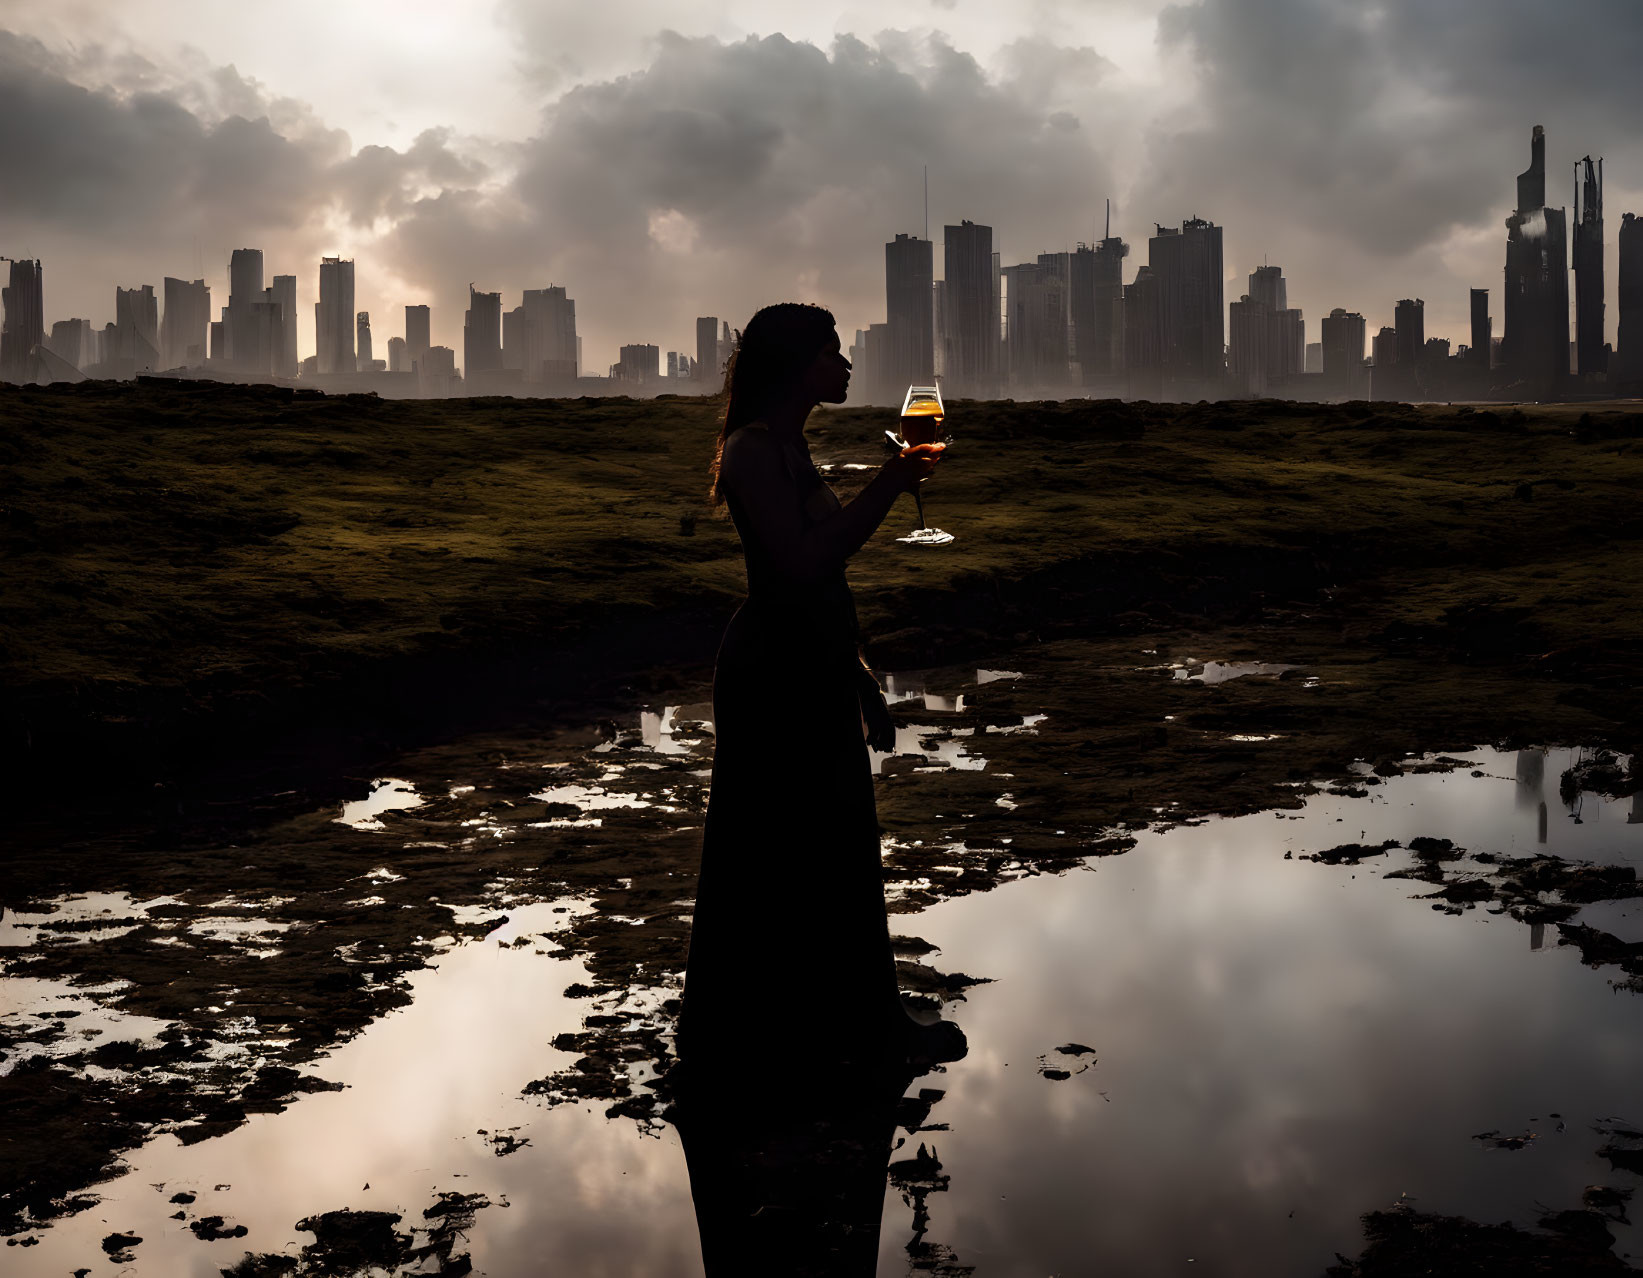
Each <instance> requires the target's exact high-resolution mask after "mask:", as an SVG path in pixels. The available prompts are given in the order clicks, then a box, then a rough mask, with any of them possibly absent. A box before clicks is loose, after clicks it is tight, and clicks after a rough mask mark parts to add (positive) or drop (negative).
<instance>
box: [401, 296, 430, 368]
mask: <svg viewBox="0 0 1643 1278" xmlns="http://www.w3.org/2000/svg"><path fill="white" fill-rule="evenodd" d="M429 320H430V316H429V311H428V308H427V307H426V306H407V307H406V308H405V358H406V359H408V360H410V361H411V367H412V368H413V369H414V368H415V367H416V365H417V362H418V361H419V360H421V358H422V357H423V356H424V355H426V354H427V353H428V347H429V346H431V345H433V343H432V342H431V341H429V332H430V322H429Z"/></svg>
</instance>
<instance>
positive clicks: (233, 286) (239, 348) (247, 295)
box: [223, 248, 268, 373]
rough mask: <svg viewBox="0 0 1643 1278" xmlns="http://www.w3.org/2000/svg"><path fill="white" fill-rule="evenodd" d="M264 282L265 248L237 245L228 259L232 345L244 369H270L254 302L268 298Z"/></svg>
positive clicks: (238, 364) (229, 335) (229, 330)
mask: <svg viewBox="0 0 1643 1278" xmlns="http://www.w3.org/2000/svg"><path fill="white" fill-rule="evenodd" d="M266 300H267V297H266V296H265V293H264V290H263V283H262V250H261V249H251V248H242V249H235V250H234V252H233V254H232V255H231V256H230V257H229V259H228V314H227V315H225V316H224V317H223V318H224V319H225V320H227V322H228V348H229V350H231V351H232V352H233V355H234V366H235V367H236V368H237V369H240V370H241V371H244V372H248V373H251V372H255V373H266V372H267V371H268V358H267V352H266V351H263V350H259V349H258V344H257V337H258V327H257V318H256V316H255V315H254V314H253V313H252V310H251V307H252V304H253V303H256V302H262V301H266Z"/></svg>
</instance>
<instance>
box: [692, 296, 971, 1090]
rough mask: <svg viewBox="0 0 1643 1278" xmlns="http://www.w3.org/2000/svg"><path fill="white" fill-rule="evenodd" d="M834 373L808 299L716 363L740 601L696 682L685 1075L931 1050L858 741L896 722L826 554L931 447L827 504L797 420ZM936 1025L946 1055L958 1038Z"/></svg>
mask: <svg viewBox="0 0 1643 1278" xmlns="http://www.w3.org/2000/svg"><path fill="white" fill-rule="evenodd" d="M849 380H850V362H849V361H848V360H847V359H845V357H844V355H843V354H842V352H841V351H840V348H839V337H838V333H837V332H836V331H835V329H834V321H833V316H832V315H831V314H830V313H829V312H827V311H826V310H823V309H822V308H821V307H819V306H806V305H798V304H794V303H783V304H781V305H777V306H768V307H765V308H764V309H763V310H761V311H760V312H759V313H758V314H756V315H755V316H754V317H753V318H752V320H751V321H749V323H748V325H747V328H746V329H745V330H744V331H743V333H742V338H741V343H740V345H739V346H738V347H737V350H736V354H735V356H734V359H733V361H732V364H731V370H730V375H729V387H730V395H729V403H728V405H727V407H726V410H725V419H724V426H723V429H722V431H721V433H720V440H719V449H718V455H717V457H716V458H715V464H714V471H713V495H714V500H715V502H718V501H720V500H722V501H724V502H725V503H726V504H727V505H728V506H729V508H730V517H731V519H732V520H734V522H735V525H736V531H737V533H738V534H739V535H740V536H741V540H742V550H743V553H744V554H745V556H746V560H747V601H746V602H745V603H744V604H743V605H742V607H741V609H740V610H739V611H738V612H737V613H736V615H735V616H734V617H733V618H732V619H731V622H730V625H729V627H728V629H727V630H726V632H725V636H724V641H723V643H722V645H721V646H720V648H719V657H718V664H717V667H716V668H715V670H714V677H713V710H714V713H713V719H714V737H715V746H714V762H713V785H712V790H711V792H710V796H709V800H708V810H707V823H706V828H705V831H704V834H703V839H702V870H701V878H700V881H699V885H698V889H697V899H696V910H695V918H694V924H693V927H692V931H691V940H690V961H689V967H688V970H687V973H686V978H685V992H684V1008H683V1014H682V1016H681V1023H680V1040H679V1051H680V1057H681V1059H682V1060H683V1061H684V1062H685V1069H686V1072H687V1075H688V1076H689V1077H691V1078H692V1079H693V1081H694V1082H701V1081H704V1076H705V1075H706V1074H712V1073H717V1072H719V1071H722V1070H724V1069H731V1070H736V1071H737V1072H741V1071H747V1072H750V1073H753V1074H768V1073H775V1074H778V1075H779V1074H781V1073H783V1072H785V1071H790V1070H792V1069H794V1068H795V1067H797V1068H800V1069H804V1068H806V1067H807V1066H810V1067H813V1066H820V1065H832V1064H836V1063H843V1062H854V1063H861V1064H871V1063H875V1062H883V1061H886V1060H888V1059H890V1058H894V1057H902V1056H906V1055H907V1054H909V1053H911V1054H913V1055H918V1054H921V1053H922V1054H924V1055H926V1056H930V1055H936V1054H938V1053H939V1052H940V1045H938V1043H937V1042H935V1041H934V1040H933V1039H932V1035H931V1032H930V1031H929V1030H921V1027H919V1026H916V1025H914V1023H913V1022H912V1021H911V1020H910V1019H909V1018H908V1017H907V1015H906V1013H905V1012H904V1011H903V1010H902V1007H901V1003H900V999H899V996H898V994H897V990H896V976H895V965H894V960H893V958H892V956H891V953H890V938H889V928H888V924H887V922H886V919H885V910H884V887H883V880H882V878H881V875H880V862H879V827H878V816H877V812H876V809H875V806H874V801H873V779H872V772H871V766H870V763H869V759H868V752H867V746H868V742H869V741H870V742H871V743H872V744H873V745H874V746H875V747H876V748H878V749H885V750H888V749H890V748H891V747H892V745H893V742H894V736H895V733H894V728H893V726H892V724H891V722H890V716H889V712H888V710H887V709H886V708H885V704H884V699H883V697H882V695H881V694H880V692H879V687H878V683H877V681H876V680H875V679H874V678H873V676H872V674H871V673H870V672H869V671H868V670H867V668H866V667H865V665H864V664H863V663H862V660H861V656H860V647H859V643H860V637H859V634H858V632H857V626H856V609H855V604H854V601H853V600H852V598H851V595H850V587H849V585H848V584H847V583H846V581H845V576H844V565H845V561H846V560H847V559H848V558H849V557H850V556H851V555H852V554H854V553H855V552H856V551H857V550H859V549H860V548H861V546H862V544H863V543H864V542H866V540H867V539H868V537H870V536H871V535H872V533H873V531H874V530H875V529H876V528H877V527H878V526H879V523H880V521H882V520H883V519H884V517H885V515H886V514H887V513H888V512H889V510H890V507H891V506H892V505H893V504H894V503H895V500H896V498H897V497H899V496H900V495H901V494H902V493H904V492H907V491H909V490H910V489H911V488H912V487H913V486H914V485H915V484H916V483H918V481H919V480H920V479H922V478H924V477H925V476H927V475H929V474H930V472H931V471H932V470H933V469H934V468H935V465H936V462H937V460H938V459H939V457H940V450H941V446H940V445H939V444H929V445H923V446H921V447H918V448H913V449H909V450H907V451H906V452H904V453H902V454H900V455H899V456H896V457H893V458H891V459H890V460H889V461H888V462H886V463H885V465H884V467H883V469H881V470H880V471H879V473H878V475H877V476H875V477H874V479H873V480H872V481H871V482H870V483H869V484H868V485H867V487H866V488H865V489H863V490H862V492H861V493H860V494H859V495H858V496H857V497H855V498H854V499H853V500H852V501H851V502H850V503H849V504H848V505H842V506H841V504H840V503H839V500H838V498H837V497H835V496H834V495H833V491H832V489H831V488H829V487H828V485H827V484H826V483H825V482H824V481H823V479H822V477H821V475H820V474H818V473H817V471H816V467H815V465H814V464H813V463H812V462H811V460H810V450H809V447H808V446H807V444H806V443H805V438H804V423H805V419H806V417H808V416H809V414H810V410H811V409H812V408H814V407H815V406H816V405H817V404H836V403H840V402H842V401H843V400H844V397H845V389H846V387H847V386H848V384H849ZM940 1028H943V1029H945V1030H948V1031H951V1033H950V1034H948V1035H938V1036H937V1037H939V1038H940V1039H941V1043H942V1044H944V1045H945V1047H946V1048H948V1049H949V1052H951V1049H952V1048H953V1047H954V1042H953V1041H952V1040H954V1039H956V1040H957V1041H958V1042H962V1036H961V1035H957V1032H956V1027H955V1026H943V1027H940ZM932 1049H934V1050H932ZM958 1050H959V1051H961V1050H962V1049H961V1048H960V1049H958ZM944 1058H950V1057H944Z"/></svg>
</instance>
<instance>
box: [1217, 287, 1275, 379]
mask: <svg viewBox="0 0 1643 1278" xmlns="http://www.w3.org/2000/svg"><path fill="white" fill-rule="evenodd" d="M1250 278H1251V280H1253V279H1254V277H1253V276H1251V277H1250ZM1271 316H1272V312H1271V310H1270V309H1269V308H1268V307H1267V304H1266V303H1265V302H1264V301H1261V300H1260V299H1258V298H1256V297H1255V296H1253V295H1252V294H1250V293H1245V294H1244V295H1243V297H1241V298H1239V299H1238V301H1236V302H1234V303H1232V305H1231V306H1229V307H1227V322H1228V330H1229V332H1228V336H1229V337H1230V338H1231V340H1230V342H1229V343H1228V345H1227V389H1228V390H1229V391H1230V392H1231V393H1232V394H1234V395H1248V396H1251V397H1253V398H1259V397H1260V396H1262V395H1265V394H1266V393H1267V368H1268V366H1269V365H1270V364H1271V362H1272V359H1271V351H1270V349H1269V344H1270V342H1271V340H1272V335H1273V327H1272V324H1271V323H1270V320H1271Z"/></svg>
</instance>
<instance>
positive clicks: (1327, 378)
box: [1319, 306, 1368, 399]
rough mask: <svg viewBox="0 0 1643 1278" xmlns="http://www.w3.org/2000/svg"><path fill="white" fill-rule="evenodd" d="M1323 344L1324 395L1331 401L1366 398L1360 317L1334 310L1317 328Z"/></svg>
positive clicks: (1364, 333) (1337, 308) (1363, 329)
mask: <svg viewBox="0 0 1643 1278" xmlns="http://www.w3.org/2000/svg"><path fill="white" fill-rule="evenodd" d="M1320 331H1321V335H1322V337H1323V340H1322V342H1321V343H1319V344H1320V345H1321V346H1322V347H1323V350H1322V352H1321V354H1322V356H1323V369H1322V372H1323V377H1324V392H1325V394H1327V395H1328V396H1329V397H1330V398H1332V399H1362V398H1364V396H1365V395H1366V394H1367V385H1366V383H1367V380H1368V379H1367V377H1366V374H1365V371H1364V365H1363V360H1364V341H1365V337H1366V335H1367V331H1368V330H1367V328H1366V326H1365V324H1364V319H1363V316H1362V315H1359V314H1358V313H1357V312H1356V311H1351V312H1349V311H1346V310H1344V309H1342V308H1341V307H1339V306H1337V307H1336V308H1335V309H1334V310H1332V311H1330V312H1329V314H1328V315H1326V316H1325V317H1324V319H1323V323H1322V324H1321V325H1320Z"/></svg>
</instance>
